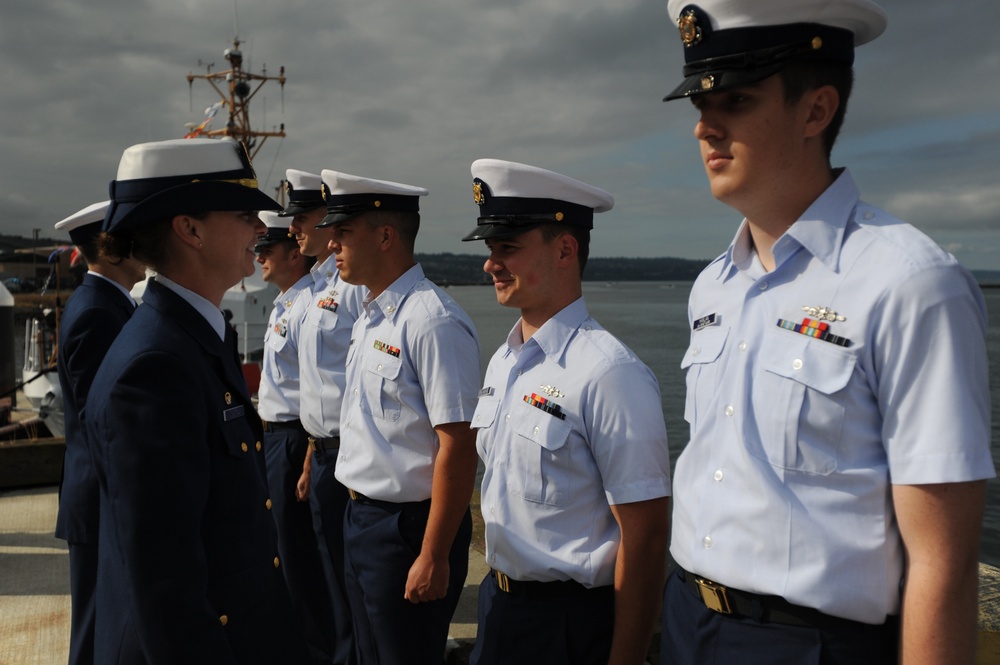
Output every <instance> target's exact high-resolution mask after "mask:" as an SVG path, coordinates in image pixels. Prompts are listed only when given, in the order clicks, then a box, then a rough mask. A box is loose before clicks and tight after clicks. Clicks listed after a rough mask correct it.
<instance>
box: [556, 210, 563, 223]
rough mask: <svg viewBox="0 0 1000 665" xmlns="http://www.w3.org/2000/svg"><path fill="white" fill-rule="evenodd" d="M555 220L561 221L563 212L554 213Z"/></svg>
mask: <svg viewBox="0 0 1000 665" xmlns="http://www.w3.org/2000/svg"><path fill="white" fill-rule="evenodd" d="M556 221H557V222H561V221H563V214H562V213H561V212H557V213H556Z"/></svg>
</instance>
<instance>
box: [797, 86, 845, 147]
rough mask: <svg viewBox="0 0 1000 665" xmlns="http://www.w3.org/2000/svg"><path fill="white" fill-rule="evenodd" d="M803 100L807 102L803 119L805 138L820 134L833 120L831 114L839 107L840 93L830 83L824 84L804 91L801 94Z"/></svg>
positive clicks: (834, 113)
mask: <svg viewBox="0 0 1000 665" xmlns="http://www.w3.org/2000/svg"><path fill="white" fill-rule="evenodd" d="M803 102H805V103H807V104H808V108H807V115H806V119H805V136H806V138H812V137H814V136H821V135H822V134H823V132H824V131H826V128H827V127H829V126H830V123H831V122H833V116H834V115H836V113H837V109H838V108H840V94H839V93H838V92H837V89H836V88H834V87H833V86H832V85H824V86H820V87H819V88H816V89H815V90H810V91H808V92H806V93H805V94H804V95H803Z"/></svg>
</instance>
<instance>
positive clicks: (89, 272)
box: [87, 270, 136, 306]
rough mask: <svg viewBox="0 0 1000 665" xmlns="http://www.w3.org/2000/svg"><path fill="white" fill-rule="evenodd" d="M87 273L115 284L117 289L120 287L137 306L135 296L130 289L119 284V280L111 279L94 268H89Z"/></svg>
mask: <svg viewBox="0 0 1000 665" xmlns="http://www.w3.org/2000/svg"><path fill="white" fill-rule="evenodd" d="M87 274H88V275H93V276H94V277H97V278H98V279H103V280H104V281H105V282H107V283H108V284H112V285H114V287H115V288H116V289H118V290H119V291H121V292H122V293H123V294H125V297H126V298H128V301H129V302H130V303H132V305H133V306H136V302H135V298H133V297H132V293H131V292H130V291H129V290H128V289H126V288H125V287H124V286H122V285H121V284H119V283H118V282H116V281H115V280H113V279H109V278H107V277H105V276H104V275H102V274H101V273H99V272H94V271H93V270H88V271H87Z"/></svg>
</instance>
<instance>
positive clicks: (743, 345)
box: [739, 342, 747, 351]
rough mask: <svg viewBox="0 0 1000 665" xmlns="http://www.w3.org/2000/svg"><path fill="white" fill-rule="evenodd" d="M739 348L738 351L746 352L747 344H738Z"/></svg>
mask: <svg viewBox="0 0 1000 665" xmlns="http://www.w3.org/2000/svg"><path fill="white" fill-rule="evenodd" d="M739 348H740V351H746V350H747V343H746V342H740V347H739Z"/></svg>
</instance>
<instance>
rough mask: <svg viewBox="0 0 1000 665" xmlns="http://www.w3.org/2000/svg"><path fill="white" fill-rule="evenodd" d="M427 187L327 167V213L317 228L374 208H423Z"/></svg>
mask: <svg viewBox="0 0 1000 665" xmlns="http://www.w3.org/2000/svg"><path fill="white" fill-rule="evenodd" d="M429 193H430V192H428V191H427V190H426V189H424V188H423V187H414V186H413V185H404V184H403V183H400V182H391V181H389V180H375V179H374V178H364V177H362V176H357V175H351V174H350V173H341V172H340V171H331V170H329V169H323V198H324V199H325V200H326V212H327V215H326V217H325V218H324V219H323V221H322V222H320V223H319V224H317V225H316V228H318V229H319V228H325V227H328V226H333V225H334V224H340V223H342V222H346V221H348V220H350V219H353V218H354V217H357V216H358V215H360V214H362V213H365V212H369V211H372V210H382V211H401V212H419V210H420V197H421V196H427V194H429Z"/></svg>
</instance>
